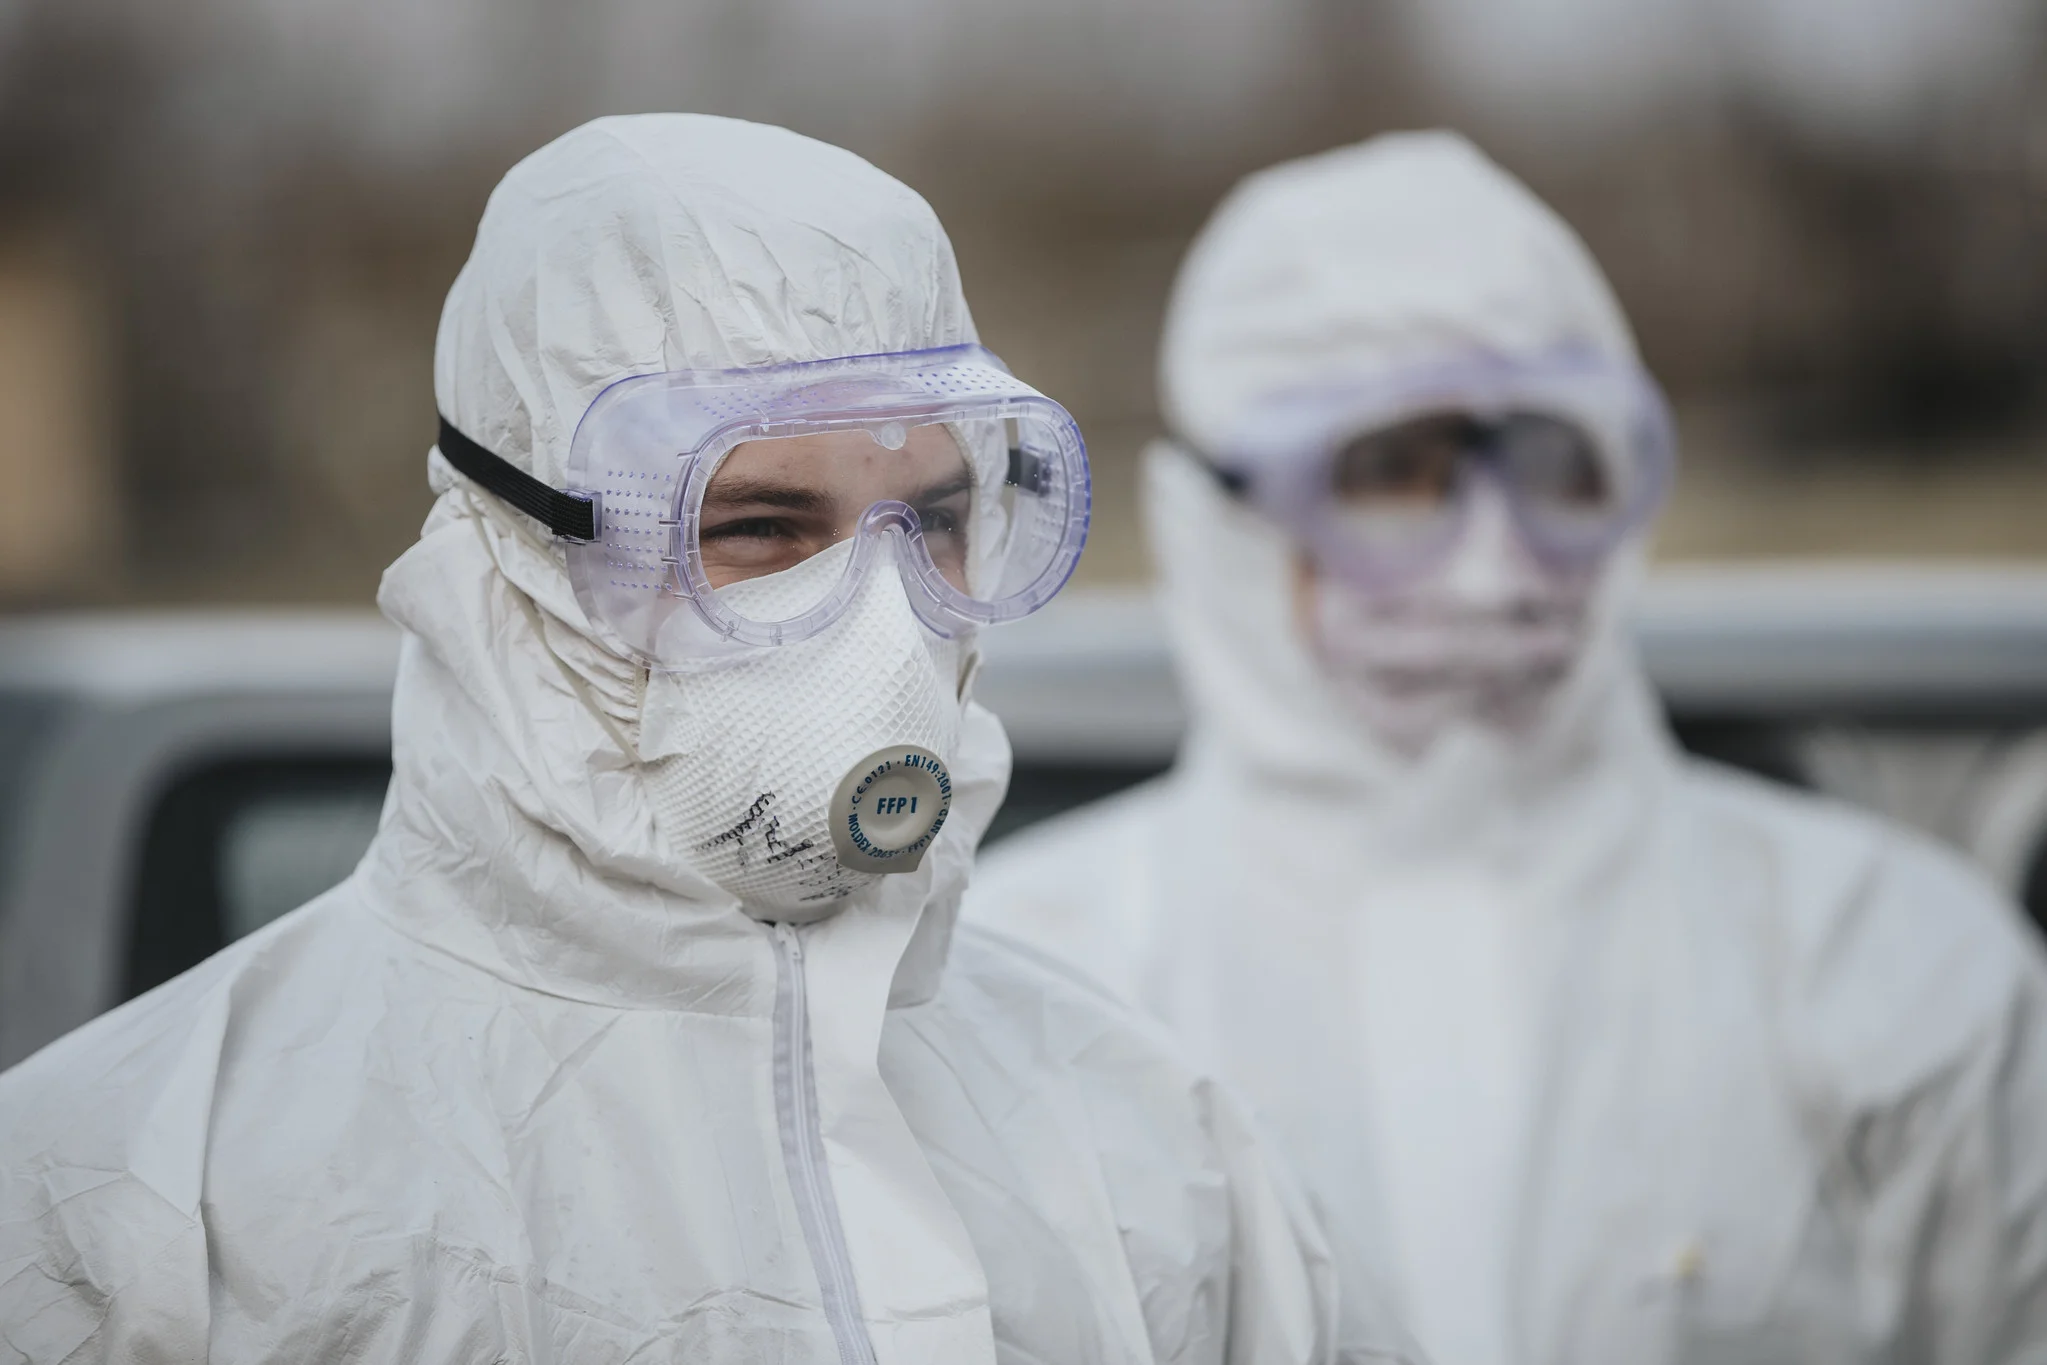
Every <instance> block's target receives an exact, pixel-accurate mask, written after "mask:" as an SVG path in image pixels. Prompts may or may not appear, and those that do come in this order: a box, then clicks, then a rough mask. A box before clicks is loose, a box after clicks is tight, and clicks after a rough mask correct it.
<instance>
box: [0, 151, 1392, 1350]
mask: <svg viewBox="0 0 2047 1365" xmlns="http://www.w3.org/2000/svg"><path fill="white" fill-rule="evenodd" d="M974 343H975V334H974V327H973V323H972V320H971V318H970V316H969V314H968V311H967V306H966V303H965V301H964V299H963V298H962V295H961V292H960V284H959V279H958V274H957V270H956V268H955V265H954V261H953V256H952V251H951V247H950V245H949V244H948V243H947V241H946V238H945V235H944V233H943V231H942V229H941V228H940V226H939V224H938V222H937V220H936V219H935V217H934V216H933V215H932V213H931V210H930V209H929V207H928V206H927V205H926V204H925V203H924V202H923V200H921V199H919V198H918V197H917V196H916V195H915V194H914V193H912V192H911V191H909V190H908V189H906V188H905V187H904V186H902V185H900V184H898V183H897V182H895V181H893V180H891V179H890V178H888V177H887V176H885V175H883V174H882V173H881V172H879V171H877V170H875V169H874V168H873V167H871V166H869V165H868V164H866V163H865V162H863V161H861V160H859V159H858V158H857V157H854V156H853V155H851V154H850V153H847V152H843V151H840V150H837V149H835V148H832V147H828V146H825V145H823V144H820V143H817V142H813V141H810V140H808V139H806V138H802V137H799V136H797V135H795V134H793V133H788V132H784V131H782V130H779V129H774V128H768V127H763V126H758V125H753V124H747V123H740V122H734V121H730V120H724V119H714V118H702V117H692V116H686V115H649V116H641V117H633V118H612V119H603V120H599V121H598V122H596V123H593V124H589V125H587V126H585V127H583V128H580V129H578V130H576V131H574V132H572V133H569V134H567V135H566V136H564V137H562V138H560V139H559V140H557V141H556V142H554V143H552V144H550V145H549V146H547V147H545V148H543V149H542V150H540V151H538V152H536V153H534V154H533V155H532V156H531V157H529V158H527V159H526V160H525V161H523V162H522V163H520V165H518V166H517V167H516V168H514V169H513V170H512V171H511V172H510V173H509V174H508V175H507V177H506V178H505V181H504V183H503V184H502V185H500V186H499V188H498V189H497V191H496V192H495V193H494V194H493V195H492V197H491V200H490V204H489V207H488V208H487V209H486V210H485V213H484V217H483V221H482V224H481V226H480V228H479V230H478V233H477V239H476V244H475V249H474V252H473V254H472V255H471V257H470V260H469V262H468V264H467V265H466V266H465V267H464V269H463V270H462V272H461V274H460V276H459V278H458V279H457V280H456V282H455V285H454V287H453V289H452V291H451V292H450V294H449V297H448V302H447V306H446V310H445V312H444V313H443V316H442V321H441V328H440V333H439V338H438V345H437V349H436V357H435V390H436V397H437V399H438V402H439V405H440V409H441V416H442V419H443V425H442V435H441V440H440V443H439V446H438V448H437V453H436V454H435V456H434V457H433V458H432V460H431V461H430V465H431V472H432V478H433V482H434V486H435V487H436V488H437V489H438V490H439V498H438V501H437V502H436V503H435V505H434V509H433V512H432V515H431V516H430V517H429V519H428V521H427V523H426V526H425V529H424V531H423V532H422V534H421V537H420V540H419V542H418V544H417V545H415V546H414V547H413V548H412V549H411V550H409V551H408V552H407V553H406V554H405V555H404V556H403V557H401V558H400V559H399V560H398V561H397V562H396V563H395V564H394V565H392V567H391V568H390V570H389V571H388V572H387V573H386V575H385V578H384V582H383V587H382V590H381V594H380V597H379V602H380V604H381V606H382V607H383V609H384V611H385V612H386V614H388V615H389V616H390V617H391V618H392V619H393V620H394V621H396V622H397V623H398V624H399V625H400V626H402V627H403V628H404V630H405V632H406V639H405V644H404V649H403V656H402V663H401V666H400V671H399V680H398V685H397V693H396V701H395V709H394V756H395V773H394V777H393V780H392V786H391V791H390V795H389V798H388V801H387V803H386V806H385V810H384V816H383V820H382V823H381V827H380V828H379V830H378V833H377V835H376V839H375V842H374V844H373V845H372V847H371V848H370V850H369V852H368V854H367V855H366V856H365V858H364V860H363V863H362V865H361V867H360V868H359V869H358V871H357V872H356V873H355V875H354V876H353V877H352V878H351V879H350V880H348V881H347V882H345V883H344V884H343V885H341V886H340V887H338V888H336V889H335V890H333V891H332V892H329V893H328V894H326V895H323V896H321V897H320V898H318V899H316V900H315V901H313V902H312V903H311V904H309V905H307V906H305V907H304V908H302V909H301V910H299V911H297V912H295V913H293V914H291V915H289V916H286V917H285V918H284V919H282V920H281V921H279V922H278V923H276V924H274V925H272V926H270V927H269V928H267V929H265V930H263V931H261V932H259V933H257V934H255V935H253V936H252V937H250V938H248V939H246V940H243V941H241V942H239V943H237V944H235V945H234V946H232V947H230V948H228V949H227V950H226V951H224V952H222V953H220V954H219V955H217V956H216V957H214V958H213V959H211V960H210V961H208V962H206V963H205V964H203V965H201V966H200V967H198V968H196V969H195V970H193V971H191V972H189V973H187V974H186V975H184V976H182V977H180V978H178V979H177V980H175V981H173V982H171V983H170V984H168V985H166V986H164V987H162V988H161V989H159V990H156V991H154V992H151V993H150V994H148V995H146V996H144V997H142V998H140V999H138V1000H136V1001H133V1002H131V1003H129V1004H127V1005H125V1006H123V1007H122V1008H120V1009H118V1010H115V1011H114V1012H112V1013H111V1014H108V1015H106V1016H104V1017H102V1018H100V1019H98V1020H97V1021H95V1022H93V1023H92V1024H90V1025H88V1026H86V1027H85V1028H82V1029H80V1030H79V1031H78V1032H76V1033H74V1034H72V1035H70V1036H69V1037H67V1038H65V1039H62V1040H60V1041H58V1042H57V1043H55V1044H53V1045H52V1046H50V1047H49V1048H47V1049H45V1050H44V1051H42V1052H41V1053H39V1054H37V1055H36V1056H34V1057H32V1058H30V1059H29V1060H27V1061H25V1062H23V1063H22V1064H21V1065H20V1066H19V1067H17V1068H15V1069H14V1070H12V1071H11V1072H9V1073H8V1074H6V1075H5V1076H4V1077H0V1360H5V1361H14V1360H28V1361H34V1362H58V1361H95V1360H117V1361H137V1360H163V1361H172V1360H180V1361H183V1360H200V1359H212V1360H216V1361H254V1360H272V1359H285V1358H290V1359H305V1360H328V1359H342V1358H347V1359H350V1360H372V1361H405V1362H434V1361H450V1362H454V1361H460V1362H472V1361H474V1362H481V1361H533V1362H540V1361H574V1362H579V1363H580V1362H599V1361H625V1360H628V1359H630V1360H635V1361H639V1360H676V1361H680V1360H690V1361H763V1362H769V1361H771V1362H778V1365H779V1363H781V1362H788V1363H789V1365H795V1363H796V1362H825V1361H830V1362H837V1365H854V1363H856V1362H862V1361H866V1362H875V1363H876V1365H889V1363H891V1362H934V1363H941V1362H942V1363H943V1365H967V1363H971V1362H977V1361H980V1362H995V1361H998V1360H999V1361H1004V1362H1018V1363H1019V1365H1021V1362H1046V1363H1047V1365H1051V1363H1052V1362H1058V1363H1059V1365H1086V1363H1087V1362H1153V1361H1158V1362H1164V1361H1175V1362H1179V1361H1185V1362H1197V1361H1200V1362H1223V1361H1234V1362H1247V1363H1248V1362H1287V1361H1302V1362H1309V1361H1316V1360H1321V1359H1327V1358H1329V1350H1330V1343H1331V1339H1332V1337H1333V1331H1334V1322H1335V1318H1336V1313H1337V1309H1336V1307H1335V1299H1334V1297H1333V1295H1334V1292H1335V1290H1334V1284H1333V1272H1332V1270H1331V1268H1330V1265H1329V1261H1328V1254H1327V1252H1326V1251H1325V1250H1324V1249H1323V1248H1322V1244H1321V1242H1320V1240H1319V1233H1317V1232H1316V1231H1315V1229H1314V1226H1313V1224H1312V1222H1311V1221H1310V1220H1309V1219H1308V1218H1307V1216H1306V1214H1305V1211H1304V1206H1303V1205H1302V1204H1301V1203H1300V1201H1299V1200H1298V1199H1297V1198H1295V1197H1293V1196H1290V1195H1289V1194H1288V1193H1287V1187H1286V1185H1285V1183H1284V1180H1283V1178H1282V1177H1281V1175H1280V1174H1279V1173H1278V1172H1276V1171H1274V1170H1272V1169H1270V1168H1269V1167H1268V1165H1267V1160H1266V1157H1265V1156H1264V1155H1263V1154H1262V1152H1261V1149H1260V1147H1259V1146H1258V1145H1257V1144H1256V1142H1255V1141H1254V1140H1253V1139H1252V1137H1251V1135H1250V1134H1249V1132H1248V1130H1247V1129H1246V1127H1245V1125H1244V1122H1243V1121H1242V1120H1241V1119H1240V1117H1239V1113H1238V1111H1237V1110H1236V1109H1234V1108H1233V1107H1232V1104H1231V1102H1230V1101H1229V1100H1228V1099H1227V1098H1226V1096H1225V1095H1224V1094H1223V1093H1221V1092H1219V1091H1218V1089H1217V1088H1216V1087H1215V1086H1213V1085H1212V1084H1210V1083H1209V1082H1208V1081H1206V1080H1205V1079H1203V1078H1202V1077H1201V1076H1200V1075H1199V1074H1197V1073H1195V1072H1192V1071H1189V1070H1187V1069H1185V1068H1184V1067H1182V1066H1181V1065H1179V1064H1178V1063H1176V1062H1175V1061H1173V1060H1172V1058H1171V1055H1170V1054H1169V1052H1168V1051H1166V1050H1164V1048H1163V1044H1162V1039H1161V1038H1160V1037H1159V1035H1158V1031H1157V1030H1156V1028H1155V1026H1154V1025H1152V1024H1150V1023H1148V1022H1146V1021H1143V1020H1142V1019H1141V1017H1140V1016H1138V1015H1137V1014H1136V1013H1135V1012H1132V1011H1129V1010H1128V1009H1127V1008H1126V1007H1125V1006H1122V1005H1119V1004H1116V1003H1115V1002H1113V1001H1111V1000H1110V999H1109V998H1107V997H1106V996H1105V995H1103V993H1102V992H1101V991H1100V990H1099V988H1098V987H1097V986H1095V985H1093V984H1091V983H1089V982H1087V981H1086V980H1085V979H1084V978H1082V977H1080V976H1079V975H1077V974H1075V973H1073V972H1072V971H1070V970H1069V969H1068V968H1065V967H1063V966H1060V965H1058V964H1056V963H1054V962H1052V961H1050V960H1049V959H1043V958H1041V957H1037V956H1034V955H1033V954H1031V953H1029V952H1028V951H1023V950H1018V949H1014V948H1011V947H1009V946H1006V945H1002V944H999V943H997V942H994V941H992V940H990V939H989V938H988V937H987V936H985V935H980V934H977V933H972V932H969V933H963V934H961V935H959V936H957V938H955V936H954V935H953V933H952V929H953V919H954V911H955V907H956V905H957V902H958V898H959V896H960V894H961V890H962V887H963V885H964V881H965V878H966V875H967V871H968V867H969V865H970V862H971V858H972V854H973V850H974V846H975V842H976V840H977V839H978V837H979V835H980V832H981V830H982V829H983V828H984V826H985V825H986V823H987V821H988V819H989V818H990V816H991V814H992V813H993V811H994V809H995V807H996V806H997V804H998V803H999V801H1000V800H1001V796H1002V791H1003V788H1004V784H1005V782H1006V780H1007V770H1008V762H1009V759H1008V750H1007V745H1006V742H1005V740H1004V737H1003V734H1002V731H1001V728H1000V726H999V725H998V723H997V722H996V721H995V720H994V719H993V717H991V716H990V715H989V714H988V713H987V712H985V711H983V710H982V709H980V708H979V707H978V706H976V705H974V704H973V703H972V702H971V700H970V699H969V698H970V683H971V679H972V676H973V673H974V664H975V657H976V650H975V644H974V633H973V627H974V626H976V625H977V624H979V623H982V622H985V621H988V620H994V619H1000V618H1001V617H1002V615H1003V614H1004V613H1008V614H1011V615H1014V614H1020V613H1021V612H1022V611H1024V610H1028V609H1029V607H1030V606H1032V605H1035V604H1036V603H1037V602H1039V601H1042V600H1043V599H1044V598H1045V597H1047V596H1049V595H1050V593H1051V592H1052V591H1054V590H1056V588H1057V586H1058V584H1059V582H1061V581H1063V579H1064V577H1065V576H1066V573H1067V572H1068V571H1069V570H1070V568H1071V564H1072V557H1073V556H1074V555H1077V554H1078V551H1079V536H1080V534H1081V529H1082V528H1084V523H1085V514H1086V464H1085V457H1084V454H1083V453H1082V451H1081V448H1080V445H1079V441H1078V436H1077V433H1075V432H1074V430H1073V429H1072V424H1071V421H1070V419H1068V418H1067V417H1066V416H1065V414H1064V413H1063V412H1062V411H1061V410H1060V409H1058V407H1057V405H1056V404H1053V403H1051V402H1050V400H1048V399H1045V398H1044V397H1043V396H1042V395H1038V394H1036V393H1035V391H1032V390H1030V389H1029V388H1028V387H1027V386H1025V385H1022V384H1020V383H1018V382H1017V381H1015V380H1013V379H1011V378H1010V377H1009V376H1008V374H1007V373H1006V372H1005V371H1003V370H1002V369H1001V368H1000V366H999V365H998V364H997V363H996V362H995V361H994V360H993V358H992V357H991V356H989V355H988V354H987V353H986V352H984V351H981V350H980V349H979V347H978V346H977V345H975V344H974ZM848 357H851V358H852V359H845V358H848ZM620 381H623V382H620ZM600 395H601V397H600ZM458 471H459V472H458ZM515 509H517V510H515ZM548 528H552V529H553V530H554V531H555V532H556V534H555V535H554V536H552V537H551V536H550V535H549V534H548ZM1296 1210H1302V1211H1301V1212H1299V1213H1298V1214H1297V1212H1296ZM1384 1346H1385V1349H1384V1350H1383V1351H1378V1350H1375V1351H1374V1352H1372V1353H1369V1354H1371V1355H1372V1356H1373V1357H1374V1358H1379V1359H1386V1360H1393V1359H1396V1358H1397V1359H1410V1358H1411V1357H1409V1356H1406V1355H1401V1354H1398V1352H1399V1351H1400V1342H1399V1339H1398V1338H1396V1337H1394V1336H1392V1335H1391V1334H1390V1333H1389V1335H1388V1336H1387V1337H1386V1338H1385V1339H1384Z"/></svg>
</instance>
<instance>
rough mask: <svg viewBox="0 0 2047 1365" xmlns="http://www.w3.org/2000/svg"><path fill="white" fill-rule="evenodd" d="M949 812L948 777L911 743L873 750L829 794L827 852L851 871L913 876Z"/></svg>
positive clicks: (939, 764)
mask: <svg viewBox="0 0 2047 1365" xmlns="http://www.w3.org/2000/svg"><path fill="white" fill-rule="evenodd" d="M951 811H952V774H951V773H949V772H947V771H946V767H945V764H944V762H943V761H942V760H940V758H939V757H938V755H937V754H934V753H932V752H931V751H930V750H929V749H925V748H920V747H919V746H917V745H915V744H898V745H894V746H892V747H890V748H886V749H877V750H875V751H874V752H873V753H871V754H869V755H868V756H867V757H865V758H863V759H861V760H860V761H859V762H858V763H856V764H854V765H853V770H852V771H851V772H849V773H847V774H846V776H845V778H844V779H843V780H842V781H841V782H840V783H839V789H838V790H837V791H836V792H834V793H833V794H832V805H831V830H832V849H833V851H834V852H836V853H837V854H838V856H839V865H840V866H841V867H849V868H852V869H853V870H855V871H857V872H914V871H916V870H917V867H918V865H919V864H921V863H922V862H923V861H924V852H925V850H926V849H928V848H930V847H931V841H932V840H933V839H936V838H937V837H938V831H939V830H940V829H942V828H944V826H945V817H946V816H947V815H948V814H949V813H950V812H951Z"/></svg>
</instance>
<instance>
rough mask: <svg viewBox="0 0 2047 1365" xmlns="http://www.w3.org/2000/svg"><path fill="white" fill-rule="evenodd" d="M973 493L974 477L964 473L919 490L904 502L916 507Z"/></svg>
mask: <svg viewBox="0 0 2047 1365" xmlns="http://www.w3.org/2000/svg"><path fill="white" fill-rule="evenodd" d="M973 491H974V476H973V475H972V474H969V473H966V472H964V471H962V472H961V473H959V474H956V475H954V476H953V477H952V478H950V479H947V480H946V481H945V482H943V483H934V484H929V485H927V486H925V487H923V488H920V489H918V490H917V491H916V492H914V493H912V494H911V495H910V496H909V497H907V498H904V499H903V501H904V502H907V503H909V504H910V505H911V506H912V507H914V506H916V505H917V504H918V503H920V502H924V503H931V502H944V501H945V500H946V499H947V498H953V497H958V496H959V495H960V494H962V493H971V492H973Z"/></svg>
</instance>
